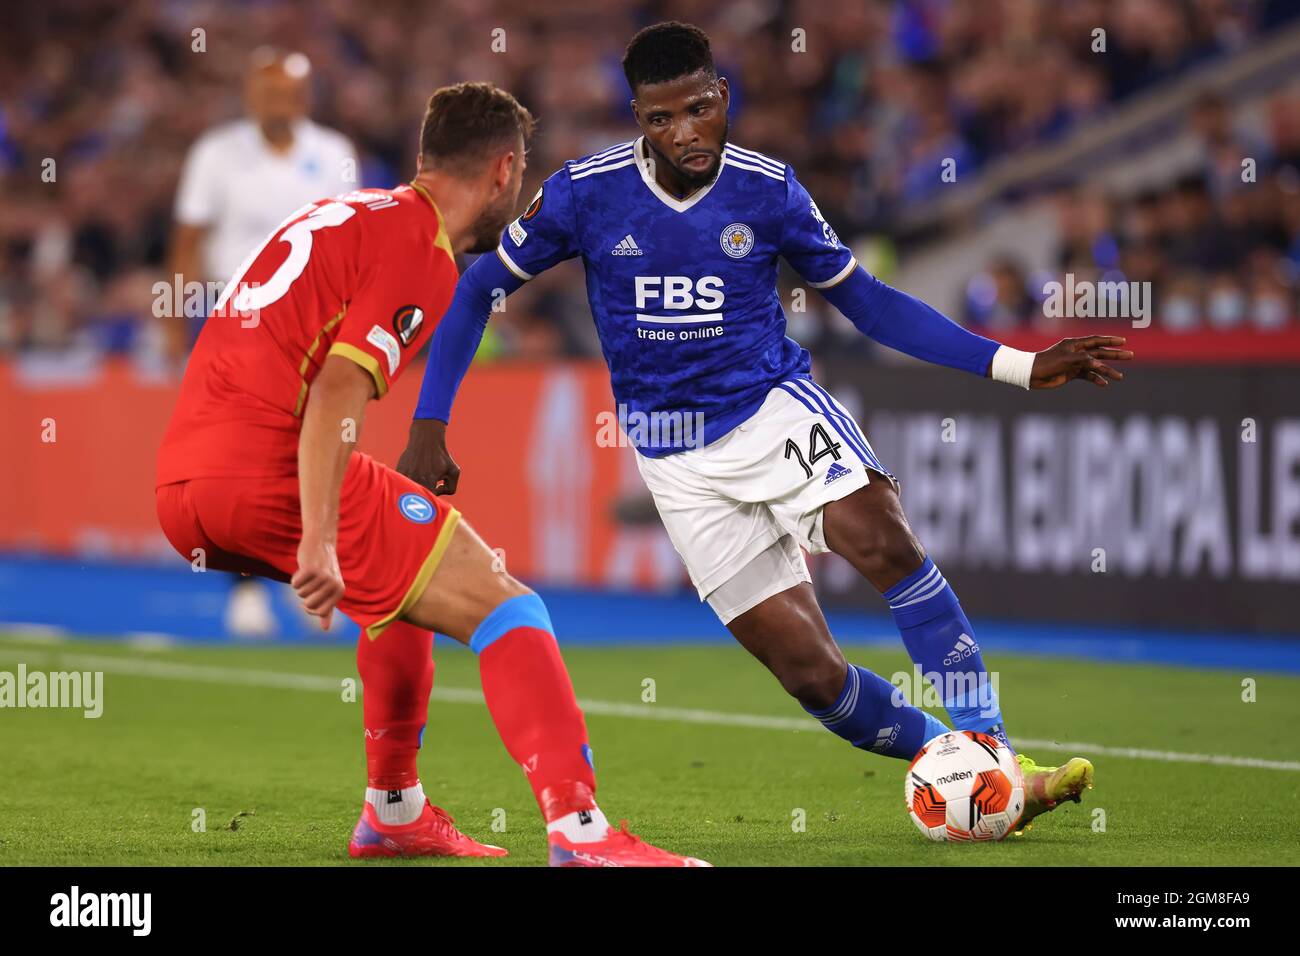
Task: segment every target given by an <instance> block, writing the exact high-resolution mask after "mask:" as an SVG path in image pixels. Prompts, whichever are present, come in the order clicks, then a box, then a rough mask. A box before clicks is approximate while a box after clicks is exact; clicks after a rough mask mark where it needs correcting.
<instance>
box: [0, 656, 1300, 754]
mask: <svg viewBox="0 0 1300 956" xmlns="http://www.w3.org/2000/svg"><path fill="white" fill-rule="evenodd" d="M31 656H38V657H42V658H47V657H55V656H56V655H55V654H53V653H51V652H49V651H48V650H46V649H44V648H42V649H40V650H38V651H36V653H35V654H34V655H31ZM0 659H4V660H19V659H24V660H26V659H27V658H26V657H20V655H19V654H18V653H17V652H16V651H13V650H10V649H8V648H4V649H0ZM57 660H58V661H59V663H61V664H63V665H65V666H67V667H69V668H71V669H75V670H99V671H103V672H104V673H106V674H123V675H127V676H130V677H154V678H159V679H163V680H189V681H198V682H201V683H205V684H226V685H233V686H243V687H272V688H279V689H282V690H310V691H328V692H330V693H338V692H339V691H340V690H341V689H342V686H343V685H342V678H335V677H326V676H324V675H322V674H290V673H285V672H283V671H262V670H252V669H249V668H243V667H218V666H215V665H210V664H179V663H175V662H172V661H146V660H132V659H130V658H126V657H111V656H102V655H93V654H57ZM27 662H28V664H29V666H30V664H31V663H32V662H31V661H30V660H27ZM431 697H432V699H433V700H436V701H439V702H441V703H447V704H480V705H481V704H482V703H483V693H482V691H479V690H475V689H473V688H469V687H435V688H434V689H433V693H432V695H431ZM578 704H579V705H580V706H581V707H582V709H583V710H584V711H586V712H587V713H588V714H593V715H597V716H601V717H633V718H637V719H639V720H665V721H671V722H675V723H684V724H701V725H705V726H713V727H750V728H754V729H758V730H786V731H794V732H796V733H799V732H805V731H810V730H813V729H815V728H817V723H816V722H815V721H813V719H812V718H810V717H809V718H801V717H768V716H764V715H761V714H728V713H723V712H721V711H715V710H695V709H691V708H685V707H667V706H663V705H660V704H625V703H618V702H615V701H608V700H581V699H580V700H579V701H578ZM1016 743H1017V744H1019V745H1020V746H1021V747H1024V748H1030V749H1035V750H1050V751H1056V752H1060V753H1085V754H1097V755H1099V756H1104V757H1121V758H1125V759H1130V760H1155V761H1160V762H1164V763H1194V764H1204V765H1207V766H1214V767H1246V768H1250V769H1253V770H1283V771H1289V772H1292V773H1300V761H1297V760H1265V759H1263V758H1261V757H1236V756H1232V755H1230V754H1196V753H1180V752H1178V751H1173V750H1149V749H1146V748H1143V747H1111V746H1108V745H1105V744H1086V743H1077V742H1061V741H1056V740H1033V739H1029V738H1025V737H1018V738H1017V739H1016Z"/></svg>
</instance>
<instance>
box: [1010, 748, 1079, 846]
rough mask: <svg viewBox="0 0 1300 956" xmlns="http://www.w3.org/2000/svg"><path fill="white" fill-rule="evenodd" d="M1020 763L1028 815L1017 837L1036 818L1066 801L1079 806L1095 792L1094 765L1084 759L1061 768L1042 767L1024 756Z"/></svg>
mask: <svg viewBox="0 0 1300 956" xmlns="http://www.w3.org/2000/svg"><path fill="white" fill-rule="evenodd" d="M1016 762H1017V763H1019V764H1020V772H1021V773H1022V774H1024V777H1025V812H1024V813H1022V814H1021V815H1020V822H1019V823H1017V824H1016V830H1015V834H1016V836H1024V835H1025V831H1026V830H1028V829H1029V828H1030V827H1032V826H1033V820H1034V817H1036V816H1038V815H1039V814H1043V813H1047V812H1048V811H1049V810H1055V809H1056V807H1057V805H1058V804H1060V803H1062V802H1064V801H1066V800H1073V801H1074V802H1075V803H1079V802H1080V800H1081V798H1082V796H1083V791H1085V790H1091V789H1092V779H1093V770H1092V762H1091V761H1088V760H1085V759H1084V758H1083V757H1071V758H1070V759H1069V760H1067V761H1066V762H1065V763H1064V764H1062V765H1061V766H1059V767H1040V766H1038V764H1036V763H1034V759H1033V758H1032V757H1027V756H1025V755H1024V754H1016Z"/></svg>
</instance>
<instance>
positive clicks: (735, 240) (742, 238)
mask: <svg viewBox="0 0 1300 956" xmlns="http://www.w3.org/2000/svg"><path fill="white" fill-rule="evenodd" d="M720 241H721V242H722V251H723V252H725V253H726V254H727V255H729V256H731V258H733V259H743V258H744V257H745V256H747V255H749V250H750V249H753V248H754V230H753V229H750V228H749V227H748V226H747V225H745V224H744V223H743V222H733V223H732V224H731V225H730V226H728V227H727V228H726V229H724V230H722V236H721V240H720Z"/></svg>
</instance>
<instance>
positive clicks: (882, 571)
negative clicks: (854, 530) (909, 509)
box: [853, 521, 925, 587]
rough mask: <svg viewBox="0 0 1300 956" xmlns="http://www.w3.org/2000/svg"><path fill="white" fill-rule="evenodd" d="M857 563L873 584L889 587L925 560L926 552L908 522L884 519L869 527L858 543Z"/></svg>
mask: <svg viewBox="0 0 1300 956" xmlns="http://www.w3.org/2000/svg"><path fill="white" fill-rule="evenodd" d="M854 550H855V552H856V554H854V555H853V564H854V566H855V567H857V569H858V570H859V571H860V572H861V573H862V574H863V576H864V577H866V578H867V580H868V581H870V582H871V583H872V584H874V585H876V586H877V587H889V586H890V585H892V584H893V583H895V582H897V581H900V580H902V579H903V578H905V577H907V575H909V574H911V573H912V572H913V571H915V570H916V569H917V568H919V567H920V566H921V564H922V563H924V561H925V551H924V550H923V549H922V548H921V545H920V543H919V542H918V541H917V540H916V537H915V536H914V535H913V534H912V532H911V530H910V529H909V528H908V527H907V525H906V524H904V523H902V522H895V521H882V522H879V523H876V524H873V525H871V526H868V527H867V528H866V529H865V530H864V531H863V532H862V533H861V534H859V535H858V536H857V540H856V541H855V542H854Z"/></svg>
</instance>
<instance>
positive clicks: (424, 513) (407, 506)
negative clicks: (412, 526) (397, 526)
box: [397, 494, 435, 524]
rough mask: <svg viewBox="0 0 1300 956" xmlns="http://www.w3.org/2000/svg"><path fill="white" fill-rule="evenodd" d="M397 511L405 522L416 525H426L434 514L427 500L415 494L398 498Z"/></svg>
mask: <svg viewBox="0 0 1300 956" xmlns="http://www.w3.org/2000/svg"><path fill="white" fill-rule="evenodd" d="M397 510H398V511H400V512H401V513H402V517H403V518H405V519H406V520H407V521H414V522H415V523H416V524H428V523H429V522H430V521H432V520H433V516H434V514H435V512H434V509H433V505H432V504H430V503H429V499H428V498H426V497H424V496H423V495H416V494H405V495H402V497H400V498H398V499H397Z"/></svg>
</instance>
